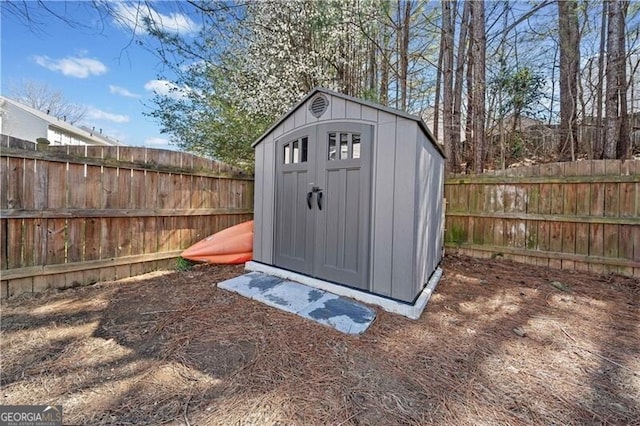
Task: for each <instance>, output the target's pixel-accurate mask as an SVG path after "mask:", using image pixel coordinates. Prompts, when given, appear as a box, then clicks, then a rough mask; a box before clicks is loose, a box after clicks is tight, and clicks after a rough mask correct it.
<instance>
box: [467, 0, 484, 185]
mask: <svg viewBox="0 0 640 426" xmlns="http://www.w3.org/2000/svg"><path fill="white" fill-rule="evenodd" d="M471 21H472V29H471V35H472V37H471V43H472V49H471V61H472V63H473V87H472V89H471V90H470V91H471V92H473V99H472V101H473V140H472V145H473V150H474V158H473V162H474V168H475V172H476V173H482V172H483V171H484V151H485V134H484V124H485V109H486V107H485V96H486V89H485V87H486V70H485V69H486V52H487V36H486V32H485V23H484V0H479V1H472V2H471Z"/></svg>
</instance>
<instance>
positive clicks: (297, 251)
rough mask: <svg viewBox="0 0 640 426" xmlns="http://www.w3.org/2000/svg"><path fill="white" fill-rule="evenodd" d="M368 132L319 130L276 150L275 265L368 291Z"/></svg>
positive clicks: (344, 126) (286, 140)
mask: <svg viewBox="0 0 640 426" xmlns="http://www.w3.org/2000/svg"><path fill="white" fill-rule="evenodd" d="M372 136H373V130H372V126H368V125H360V124H354V123H328V124H319V125H315V126H312V127H309V128H305V129H303V130H300V131H297V132H295V133H293V134H290V135H288V136H286V137H283V138H282V139H280V140H279V141H278V142H277V144H276V148H277V152H276V175H277V176H276V178H277V179H276V180H277V183H276V185H277V186H276V227H275V228H276V229H275V233H276V235H275V259H274V260H275V264H276V266H279V267H282V268H285V269H289V270H292V271H296V272H300V273H303V274H306V275H310V276H313V277H317V278H321V279H325V280H328V281H333V282H336V283H340V284H344V285H348V286H351V287H356V288H360V289H368V267H369V264H368V262H369V220H370V217H369V216H370V202H369V199H370V191H371V188H370V182H371V179H370V173H371V170H370V169H371V139H372Z"/></svg>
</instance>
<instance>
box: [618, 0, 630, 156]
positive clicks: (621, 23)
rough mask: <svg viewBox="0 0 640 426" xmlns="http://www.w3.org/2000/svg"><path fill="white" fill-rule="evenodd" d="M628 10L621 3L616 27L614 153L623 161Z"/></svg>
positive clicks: (625, 150) (626, 122)
mask: <svg viewBox="0 0 640 426" xmlns="http://www.w3.org/2000/svg"><path fill="white" fill-rule="evenodd" d="M628 9H629V2H628V1H622V2H621V4H620V13H619V14H618V27H619V28H620V32H619V33H618V54H619V55H620V59H619V60H618V70H617V74H618V76H617V77H618V78H617V83H618V91H619V100H620V118H619V126H620V128H619V130H618V148H617V152H616V158H618V159H625V158H629V155H630V152H629V116H628V114H627V88H628V84H627V60H626V58H627V53H626V50H627V49H626V34H627V31H626V21H627V10H628Z"/></svg>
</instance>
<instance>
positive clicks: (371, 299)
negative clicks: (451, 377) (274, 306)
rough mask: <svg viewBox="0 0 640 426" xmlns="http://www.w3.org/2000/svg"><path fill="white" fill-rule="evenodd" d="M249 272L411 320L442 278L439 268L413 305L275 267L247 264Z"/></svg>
mask: <svg viewBox="0 0 640 426" xmlns="http://www.w3.org/2000/svg"><path fill="white" fill-rule="evenodd" d="M245 269H246V270H247V271H255V272H262V273H265V274H267V275H273V276H275V277H279V278H283V279H286V280H291V281H295V282H299V283H301V284H306V285H308V286H310V287H314V288H317V289H320V290H324V291H327V292H329V293H333V294H337V295H339V296H345V297H350V298H352V299H355V300H358V301H360V302H364V303H368V304H370V305H375V306H380V307H381V308H382V309H384V310H385V311H387V312H391V313H394V314H399V315H402V316H405V317H407V318H411V319H418V318H420V315H422V312H423V311H424V309H425V307H426V306H427V302H428V301H429V298H430V297H431V294H432V293H433V291H434V290H435V288H436V286H437V285H438V282H439V281H440V278H441V277H442V268H437V269H436V270H435V271H434V272H433V274H431V278H430V279H429V282H428V283H427V285H426V286H425V287H424V289H423V290H422V292H421V293H420V295H419V296H418V297H417V298H416V300H415V302H414V303H413V304H409V303H403V302H398V301H396V300H392V299H388V298H386V297H382V296H377V295H375V294H372V293H368V292H365V291H362V290H357V289H354V288H350V287H345V286H341V285H338V284H334V283H331V282H328V281H323V280H320V279H317V278H312V277H308V276H306V275H302V274H298V273H296V272H292V271H287V270H286V269H280V268H277V267H275V266H270V265H265V264H263V263H258V262H253V261H251V262H247V263H246V264H245Z"/></svg>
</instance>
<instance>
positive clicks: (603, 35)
mask: <svg viewBox="0 0 640 426" xmlns="http://www.w3.org/2000/svg"><path fill="white" fill-rule="evenodd" d="M607 5H608V1H606V0H605V1H603V2H602V21H601V23H600V25H601V28H600V51H599V56H598V85H597V87H596V134H595V136H596V138H595V143H594V145H593V158H594V159H596V160H599V159H601V158H602V155H603V149H604V148H603V146H604V144H603V141H604V137H605V129H604V127H603V126H602V95H603V87H604V55H605V50H604V48H605V44H606V41H607Z"/></svg>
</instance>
